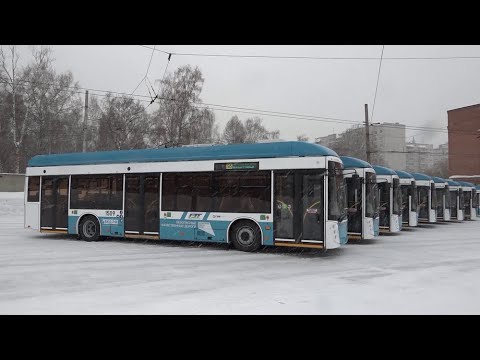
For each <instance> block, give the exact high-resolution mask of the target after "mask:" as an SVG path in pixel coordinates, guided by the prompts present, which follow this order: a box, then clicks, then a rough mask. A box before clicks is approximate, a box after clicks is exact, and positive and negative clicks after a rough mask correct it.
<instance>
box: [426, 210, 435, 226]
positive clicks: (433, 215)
mask: <svg viewBox="0 0 480 360" xmlns="http://www.w3.org/2000/svg"><path fill="white" fill-rule="evenodd" d="M428 222H431V223H434V222H437V211H436V210H435V209H430V212H429V218H428Z"/></svg>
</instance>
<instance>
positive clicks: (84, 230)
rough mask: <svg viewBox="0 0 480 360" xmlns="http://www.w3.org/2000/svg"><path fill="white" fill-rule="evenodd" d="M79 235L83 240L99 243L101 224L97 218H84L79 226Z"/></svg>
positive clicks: (89, 216)
mask: <svg viewBox="0 0 480 360" xmlns="http://www.w3.org/2000/svg"><path fill="white" fill-rule="evenodd" d="M78 233H79V234H80V237H81V238H82V240H85V241H97V240H98V239H99V238H100V224H99V223H98V220H97V218H96V217H95V216H91V215H87V216H84V217H83V218H82V221H80V225H79V226H78Z"/></svg>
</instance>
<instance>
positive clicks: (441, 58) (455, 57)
mask: <svg viewBox="0 0 480 360" xmlns="http://www.w3.org/2000/svg"><path fill="white" fill-rule="evenodd" d="M139 46H141V47H144V48H147V49H153V48H152V47H151V46H146V45H139ZM155 51H158V52H162V53H164V54H172V55H177V56H201V57H225V58H260V59H287V60H380V59H381V58H379V57H345V56H336V57H332V56H330V57H327V56H279V55H238V54H207V53H181V52H171V51H164V50H160V49H155ZM466 59H480V56H428V57H384V58H383V60H466Z"/></svg>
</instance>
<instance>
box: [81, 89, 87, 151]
mask: <svg viewBox="0 0 480 360" xmlns="http://www.w3.org/2000/svg"><path fill="white" fill-rule="evenodd" d="M87 121H88V90H85V111H84V113H83V144H82V152H85V151H86V148H87Z"/></svg>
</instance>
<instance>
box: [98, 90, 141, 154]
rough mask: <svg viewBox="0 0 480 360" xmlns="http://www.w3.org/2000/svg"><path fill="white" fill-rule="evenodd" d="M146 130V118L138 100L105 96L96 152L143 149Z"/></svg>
mask: <svg viewBox="0 0 480 360" xmlns="http://www.w3.org/2000/svg"><path fill="white" fill-rule="evenodd" d="M148 130H149V123H148V116H147V113H146V111H145V107H144V106H143V105H142V104H141V103H140V102H139V101H138V100H137V101H135V100H134V99H133V98H131V97H128V96H122V97H113V96H112V95H111V94H107V96H106V97H105V99H104V101H103V104H102V115H101V116H100V119H99V129H98V134H99V140H98V147H97V149H98V150H130V149H139V148H144V147H146V144H145V142H146V137H147V134H148Z"/></svg>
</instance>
